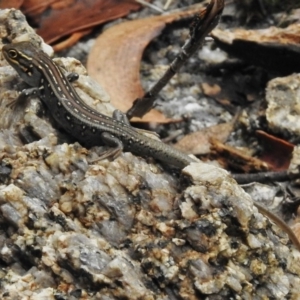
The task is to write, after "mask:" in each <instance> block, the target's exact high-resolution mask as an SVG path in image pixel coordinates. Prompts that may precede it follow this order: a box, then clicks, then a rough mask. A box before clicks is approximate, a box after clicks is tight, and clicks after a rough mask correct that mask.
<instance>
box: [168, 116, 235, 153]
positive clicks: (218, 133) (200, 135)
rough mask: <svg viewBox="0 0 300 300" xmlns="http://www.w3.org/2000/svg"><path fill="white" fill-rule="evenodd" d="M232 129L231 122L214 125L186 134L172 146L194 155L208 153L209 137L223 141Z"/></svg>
mask: <svg viewBox="0 0 300 300" xmlns="http://www.w3.org/2000/svg"><path fill="white" fill-rule="evenodd" d="M232 130H233V124H232V122H230V123H224V124H218V125H214V126H211V127H208V128H205V129H203V130H199V131H197V132H193V133H191V134H188V135H186V136H185V137H184V138H182V139H181V140H180V141H179V142H178V143H176V144H175V145H174V146H175V147H176V148H177V149H179V150H181V151H183V152H186V153H191V154H194V155H204V154H208V153H209V152H210V139H211V138H215V139H218V140H219V141H221V142H225V141H226V140H227V138H228V136H229V134H230V133H231V132H232Z"/></svg>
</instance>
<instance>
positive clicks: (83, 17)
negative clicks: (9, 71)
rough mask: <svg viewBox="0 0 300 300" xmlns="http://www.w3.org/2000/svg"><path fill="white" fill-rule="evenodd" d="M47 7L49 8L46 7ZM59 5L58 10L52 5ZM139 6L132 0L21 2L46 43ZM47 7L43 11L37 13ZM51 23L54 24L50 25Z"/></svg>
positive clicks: (126, 12) (122, 14)
mask: <svg viewBox="0 0 300 300" xmlns="http://www.w3.org/2000/svg"><path fill="white" fill-rule="evenodd" d="M49 7H50V8H49ZM55 7H56V8H57V7H60V9H54V8H55ZM140 7H141V5H140V4H138V3H137V2H136V1H134V0H122V1H119V0H85V1H73V3H71V2H70V1H69V0H68V1H51V0H48V1H42V2H39V3H38V4H37V2H36V1H33V0H31V1H30V2H29V4H27V5H26V6H25V5H24V12H25V13H27V14H30V17H31V18H32V19H33V20H34V22H35V23H37V24H39V29H38V30H37V33H38V34H39V35H41V36H42V37H43V38H44V40H45V42H46V43H49V44H51V43H53V42H55V41H57V40H58V39H61V38H62V37H65V36H67V35H70V34H72V33H74V32H77V31H82V30H84V29H87V28H91V27H93V26H95V25H99V24H102V23H104V22H107V21H110V20H114V19H117V18H120V17H123V16H126V15H127V14H128V13H129V12H130V11H134V10H137V9H139V8H140ZM46 8H48V11H47V14H43V15H42V16H40V15H39V14H40V13H41V12H42V11H44V10H45V9H46ZM53 24H55V25H53Z"/></svg>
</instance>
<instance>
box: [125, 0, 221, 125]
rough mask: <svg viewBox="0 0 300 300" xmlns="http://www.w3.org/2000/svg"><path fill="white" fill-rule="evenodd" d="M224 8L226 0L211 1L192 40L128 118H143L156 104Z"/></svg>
mask: <svg viewBox="0 0 300 300" xmlns="http://www.w3.org/2000/svg"><path fill="white" fill-rule="evenodd" d="M223 8H224V0H211V2H210V3H209V4H208V6H207V7H206V9H204V10H203V11H201V12H200V13H199V14H198V15H197V16H196V17H195V18H194V21H193V23H192V26H191V28H190V38H189V40H188V41H187V42H186V43H185V45H184V46H183V47H182V49H181V51H180V53H179V54H178V55H177V57H176V58H175V60H174V61H173V62H172V63H171V64H170V67H169V68H168V70H167V71H166V72H165V74H164V75H163V76H162V78H161V79H160V80H159V81H158V82H157V83H156V84H155V85H154V86H153V87H152V88H151V89H150V90H149V91H148V92H147V93H146V94H145V95H144V96H143V98H138V99H136V100H135V102H134V104H133V106H132V107H131V108H130V109H129V110H128V112H127V117H128V119H131V118H132V117H134V116H136V117H142V116H143V115H144V114H145V113H147V112H148V111H149V110H150V109H151V108H152V107H153V104H154V100H155V99H156V97H157V95H158V93H159V92H160V91H161V90H162V89H163V88H164V87H165V85H166V84H167V83H168V82H169V81H170V79H171V78H172V77H173V76H174V75H175V74H176V73H177V72H178V71H179V69H180V68H181V67H182V66H183V65H184V63H185V62H186V61H187V60H188V59H189V58H190V57H191V56H192V55H193V54H194V53H195V52H196V51H197V50H198V49H199V48H200V46H201V45H202V43H203V41H204V39H205V37H206V35H207V34H208V33H209V32H210V31H211V30H213V29H214V28H215V27H216V26H217V24H218V22H219V19H220V16H221V14H222V11H223Z"/></svg>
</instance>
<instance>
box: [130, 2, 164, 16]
mask: <svg viewBox="0 0 300 300" xmlns="http://www.w3.org/2000/svg"><path fill="white" fill-rule="evenodd" d="M135 1H136V2H138V3H140V4H142V5H144V6H148V7H150V8H151V9H153V10H156V11H157V12H159V13H160V14H162V13H164V10H163V9H161V8H159V7H158V6H156V5H153V4H151V3H148V2H147V1H144V0H135Z"/></svg>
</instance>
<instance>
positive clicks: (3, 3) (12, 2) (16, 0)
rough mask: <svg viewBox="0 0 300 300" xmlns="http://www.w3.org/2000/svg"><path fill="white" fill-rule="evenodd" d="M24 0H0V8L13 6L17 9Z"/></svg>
mask: <svg viewBox="0 0 300 300" xmlns="http://www.w3.org/2000/svg"><path fill="white" fill-rule="evenodd" d="M23 2H24V0H9V1H8V0H0V9H5V8H15V9H19V8H20V7H21V5H22V4H23Z"/></svg>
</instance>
